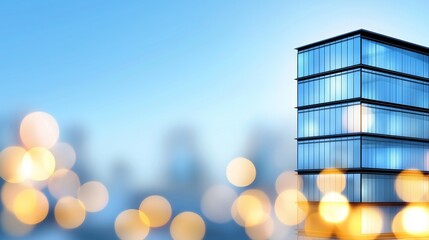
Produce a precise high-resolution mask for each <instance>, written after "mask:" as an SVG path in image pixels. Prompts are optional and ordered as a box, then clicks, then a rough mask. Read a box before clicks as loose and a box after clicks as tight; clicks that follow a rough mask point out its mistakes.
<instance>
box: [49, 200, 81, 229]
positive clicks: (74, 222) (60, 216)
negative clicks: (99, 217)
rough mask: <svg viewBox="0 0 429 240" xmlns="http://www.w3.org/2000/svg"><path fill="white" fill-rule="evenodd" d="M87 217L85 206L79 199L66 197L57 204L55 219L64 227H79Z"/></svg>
mask: <svg viewBox="0 0 429 240" xmlns="http://www.w3.org/2000/svg"><path fill="white" fill-rule="evenodd" d="M85 217H86V212H85V207H84V206H83V204H82V202H81V201H80V200H79V199H76V198H74V197H64V198H61V199H60V200H59V201H58V202H57V205H55V220H56V221H57V223H58V225H60V227H62V228H65V229H73V228H77V227H79V226H80V225H82V223H83V221H84V220H85Z"/></svg>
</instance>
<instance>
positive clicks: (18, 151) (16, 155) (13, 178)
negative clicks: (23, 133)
mask: <svg viewBox="0 0 429 240" xmlns="http://www.w3.org/2000/svg"><path fill="white" fill-rule="evenodd" d="M25 154H26V150H25V149H24V148H21V147H16V146H13V147H8V148H5V149H4V150H3V151H2V152H1V155H0V176H1V178H3V179H4V180H5V181H7V182H11V183H19V182H22V181H24V180H25V179H26V178H27V177H28V171H29V169H28V167H29V166H28V163H26V162H25V161H24V156H25Z"/></svg>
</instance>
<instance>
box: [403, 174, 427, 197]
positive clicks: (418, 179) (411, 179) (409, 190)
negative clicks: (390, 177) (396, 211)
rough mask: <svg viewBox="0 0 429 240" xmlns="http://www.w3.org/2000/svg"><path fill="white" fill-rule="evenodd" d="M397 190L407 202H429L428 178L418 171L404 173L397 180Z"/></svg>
mask: <svg viewBox="0 0 429 240" xmlns="http://www.w3.org/2000/svg"><path fill="white" fill-rule="evenodd" d="M395 190H396V194H397V195H398V197H399V198H401V199H402V200H404V201H405V202H422V201H427V200H428V197H427V194H428V183H427V178H426V177H425V176H424V175H423V173H422V172H420V171H418V170H405V171H402V172H401V173H400V174H399V175H398V176H397V178H396V180H395Z"/></svg>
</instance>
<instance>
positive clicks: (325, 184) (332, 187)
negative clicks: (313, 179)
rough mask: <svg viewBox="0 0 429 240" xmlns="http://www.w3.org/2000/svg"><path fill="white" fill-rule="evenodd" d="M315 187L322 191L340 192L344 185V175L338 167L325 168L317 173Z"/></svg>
mask: <svg viewBox="0 0 429 240" xmlns="http://www.w3.org/2000/svg"><path fill="white" fill-rule="evenodd" d="M317 187H318V188H319V190H320V191H321V192H323V193H329V192H336V193H341V192H342V191H343V190H344V188H345V187H346V176H345V174H344V173H342V172H341V171H340V170H338V169H325V170H323V171H322V172H320V174H319V175H317Z"/></svg>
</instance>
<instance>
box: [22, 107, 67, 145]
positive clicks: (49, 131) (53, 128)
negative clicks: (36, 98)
mask: <svg viewBox="0 0 429 240" xmlns="http://www.w3.org/2000/svg"><path fill="white" fill-rule="evenodd" d="M19 133H20V136H21V140H22V143H24V145H25V146H26V147H28V148H33V147H44V148H51V147H52V146H54V145H55V143H56V142H57V140H58V138H59V135H60V130H59V127H58V124H57V121H56V120H55V119H54V118H53V117H52V116H51V115H49V114H48V113H45V112H33V113H30V114H28V115H27V116H25V117H24V119H23V120H22V122H21V126H20V129H19Z"/></svg>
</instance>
